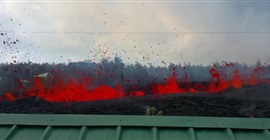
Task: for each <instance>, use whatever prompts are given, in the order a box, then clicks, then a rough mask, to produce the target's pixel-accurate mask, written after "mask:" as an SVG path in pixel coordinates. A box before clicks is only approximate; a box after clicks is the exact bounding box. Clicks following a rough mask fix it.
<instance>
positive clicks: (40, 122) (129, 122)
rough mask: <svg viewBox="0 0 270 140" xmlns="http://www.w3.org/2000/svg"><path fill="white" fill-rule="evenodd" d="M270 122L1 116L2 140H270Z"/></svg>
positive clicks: (210, 119)
mask: <svg viewBox="0 0 270 140" xmlns="http://www.w3.org/2000/svg"><path fill="white" fill-rule="evenodd" d="M269 129H270V119H267V118H217V117H186V116H185V117H181V116H179V117H169V116H117V115H107V116H106V115H44V114H43V115H41V114H38V115H34V114H0V140H270V132H269Z"/></svg>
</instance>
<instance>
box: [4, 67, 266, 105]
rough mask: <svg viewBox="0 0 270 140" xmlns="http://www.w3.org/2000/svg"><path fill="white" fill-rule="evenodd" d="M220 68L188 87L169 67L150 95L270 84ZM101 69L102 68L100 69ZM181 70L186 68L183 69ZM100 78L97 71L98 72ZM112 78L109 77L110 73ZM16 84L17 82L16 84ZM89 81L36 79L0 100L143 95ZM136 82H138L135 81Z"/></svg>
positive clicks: (72, 98) (97, 98)
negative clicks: (204, 81)
mask: <svg viewBox="0 0 270 140" xmlns="http://www.w3.org/2000/svg"><path fill="white" fill-rule="evenodd" d="M225 66H226V67H230V66H232V64H226V65H225ZM219 68H220V67H217V66H214V67H213V68H211V69H210V70H209V73H210V75H211V80H210V81H209V82H208V83H207V84H206V85H202V84H198V83H197V84H192V83H189V82H188V74H187V73H186V72H185V73H184V75H185V77H184V79H183V80H182V81H184V82H182V83H181V82H180V83H179V82H178V81H181V79H177V77H176V75H177V71H176V68H173V73H172V76H170V77H169V78H168V79H167V80H166V82H165V83H164V84H154V85H152V88H151V92H150V94H155V95H156V94H159V95H164V94H181V93H187V92H189V93H198V92H201V91H203V92H209V93H216V92H220V91H224V90H226V89H228V88H229V87H233V88H241V87H242V86H243V85H255V84H259V83H262V82H264V83H270V81H269V80H260V79H259V78H258V77H257V76H256V74H257V73H258V72H259V71H260V70H261V69H260V68H256V69H254V71H253V73H252V74H251V75H250V76H249V77H248V78H245V79H244V78H242V76H241V74H240V73H239V71H238V70H234V71H233V72H232V73H231V75H232V76H231V78H228V76H227V75H226V74H224V73H223V72H222V71H220V70H219ZM100 69H101V70H102V67H100ZM183 69H184V71H185V70H186V68H185V67H184V68H183ZM98 74H99V75H101V72H98ZM111 75H112V74H111ZM18 82H19V81H18ZM90 82H91V81H89V79H88V78H83V79H82V80H81V82H76V81H75V80H69V81H63V80H61V79H60V80H58V81H57V82H56V84H54V85H53V86H52V87H49V88H45V86H44V85H43V83H42V80H41V79H40V78H38V77H35V78H34V79H33V83H34V84H33V85H32V87H31V88H29V89H27V88H25V87H23V85H22V84H21V83H20V84H19V85H20V90H23V93H21V94H20V95H18V96H17V97H15V96H14V95H12V94H11V93H9V92H8V93H6V94H4V95H3V96H1V97H0V99H2V100H3V99H4V100H8V101H14V100H16V98H24V97H29V96H36V97H39V98H42V99H44V100H47V101H50V102H80V101H94V100H108V99H117V98H124V97H126V96H137V97H141V96H145V92H143V91H141V90H136V89H135V88H134V89H133V90H132V91H130V93H126V92H125V91H124V88H123V87H122V86H121V85H118V84H116V86H115V87H110V86H106V85H102V86H98V87H96V88H93V89H91V90H90V89H89V86H90V85H91V84H90ZM138 83H139V81H138Z"/></svg>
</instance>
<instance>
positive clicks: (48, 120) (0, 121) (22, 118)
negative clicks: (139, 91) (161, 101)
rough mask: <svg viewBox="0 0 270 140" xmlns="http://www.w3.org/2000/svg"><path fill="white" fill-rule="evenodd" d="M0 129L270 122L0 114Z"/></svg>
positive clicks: (268, 125) (258, 125) (256, 123)
mask: <svg viewBox="0 0 270 140" xmlns="http://www.w3.org/2000/svg"><path fill="white" fill-rule="evenodd" d="M0 125H44V126H48V125H49V126H148V127H192V128H236V129H238V128H239V129H241V128H242V129H270V119H268V118H226V117H189V116H127V115H64V114H57V115H56V114H53V115H52V114H0ZM120 130H121V129H120ZM82 136H83V132H82Z"/></svg>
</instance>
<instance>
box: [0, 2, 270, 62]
mask: <svg viewBox="0 0 270 140" xmlns="http://www.w3.org/2000/svg"><path fill="white" fill-rule="evenodd" d="M269 7H270V1H269V2H243V1H242V2H241V1H238V2H235V1H234V2H226V1H222V2H214V1H203V2H200V1H193V2H187V1H181V2H176V1H174V2H161V1H155V2H149V1H148V2H143V1H125V2H120V1H118V2H108V1H106V2H100V1H91V2H90V1H88V2H87V1H80V2H76V1H66V2H64V1H61V2H59V1H58V2H56V1H54V2H53V1H50V2H42V1H39V2H29V1H28V2H3V1H2V2H0V33H1V31H12V32H7V35H6V36H0V41H1V44H0V51H1V54H0V62H12V61H14V60H16V61H21V62H25V61H28V60H30V61H32V62H38V63H41V62H50V63H51V62H68V60H71V61H73V62H76V61H82V60H92V61H99V60H100V59H101V58H113V57H115V56H119V57H121V58H122V59H123V61H124V62H125V63H127V64H130V63H135V62H140V63H142V64H146V65H148V64H150V63H151V64H152V65H160V66H164V65H165V64H166V65H168V64H169V63H170V62H171V63H176V64H178V63H187V62H190V63H191V64H196V65H197V64H203V65H208V64H211V62H213V61H219V62H221V61H232V62H240V63H247V64H254V63H255V62H256V61H257V59H258V58H259V59H260V60H261V61H262V62H267V61H268V60H269V57H270V53H269V52H270V46H269V44H270V34H269V33H270V8H269ZM65 32H66V33H65ZM132 32H136V34H133V33H132ZM218 32H221V33H218ZM229 32H231V33H229ZM239 32H240V33H239ZM241 32H244V33H241ZM246 32H250V33H246ZM260 32H269V33H260ZM3 33H4V32H3ZM209 33H211V34H209ZM7 37H10V38H11V40H16V39H18V40H19V41H20V42H18V43H17V44H15V45H11V46H6V45H4V44H3V43H2V41H3V40H7ZM14 56H16V58H15V57H14ZM12 57H13V58H12ZM164 62H165V63H164Z"/></svg>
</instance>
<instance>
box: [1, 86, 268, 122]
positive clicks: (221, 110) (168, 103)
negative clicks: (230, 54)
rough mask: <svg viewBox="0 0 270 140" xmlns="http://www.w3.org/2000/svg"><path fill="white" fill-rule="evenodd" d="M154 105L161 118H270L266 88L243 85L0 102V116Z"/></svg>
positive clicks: (136, 109)
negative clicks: (120, 96)
mask: <svg viewBox="0 0 270 140" xmlns="http://www.w3.org/2000/svg"><path fill="white" fill-rule="evenodd" d="M147 105H150V106H154V107H155V108H156V109H157V112H158V111H160V110H162V111H163V113H164V114H163V115H165V116H215V117H264V118H269V117H270V85H269V84H260V85H256V86H244V87H242V88H241V89H232V88H231V89H228V90H226V91H223V92H221V93H215V94H213V93H186V94H171V95H166V96H161V95H159V96H151V95H147V96H144V97H127V98H123V99H115V100H106V101H92V102H75V103H53V102H47V101H44V100H42V99H39V98H36V97H28V98H24V99H18V100H16V101H14V102H8V101H0V113H34V114H35V113H39V114H108V115H145V107H146V106H147Z"/></svg>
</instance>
